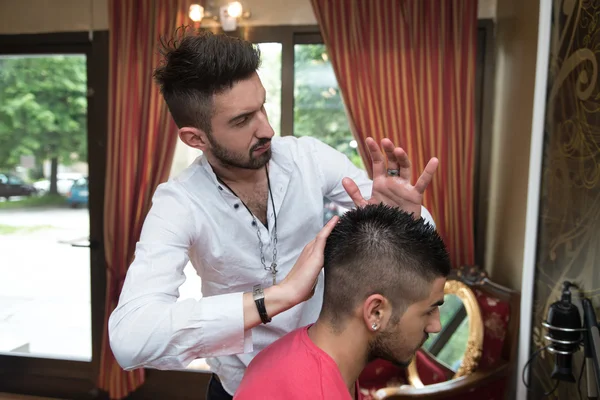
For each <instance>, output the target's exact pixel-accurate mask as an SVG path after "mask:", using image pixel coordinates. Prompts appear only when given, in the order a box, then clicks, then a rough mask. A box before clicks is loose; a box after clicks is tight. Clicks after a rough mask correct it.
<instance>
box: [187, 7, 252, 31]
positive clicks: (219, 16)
mask: <svg viewBox="0 0 600 400" xmlns="http://www.w3.org/2000/svg"><path fill="white" fill-rule="evenodd" d="M214 3H215V2H214V1H209V2H207V7H206V8H204V7H202V6H201V5H200V4H192V5H191V6H190V11H189V17H190V19H191V20H192V21H194V23H195V25H196V27H197V28H198V27H200V23H201V22H202V20H207V19H211V20H214V21H216V22H218V23H220V24H221V27H222V28H223V30H224V31H226V32H227V31H234V30H236V28H237V23H238V20H239V19H247V18H250V11H249V10H244V8H243V6H242V3H240V2H239V1H232V2H229V3H227V4H225V5H222V6H220V7H218V10H219V11H218V13H217V12H214V11H211V10H215V9H216V8H217V7H216V6H215V5H214Z"/></svg>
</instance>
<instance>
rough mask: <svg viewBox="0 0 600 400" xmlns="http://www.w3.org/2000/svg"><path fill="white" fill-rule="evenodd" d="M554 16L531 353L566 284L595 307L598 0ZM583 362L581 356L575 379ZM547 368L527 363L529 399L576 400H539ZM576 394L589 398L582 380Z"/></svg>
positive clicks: (563, 387) (571, 390) (599, 182)
mask: <svg viewBox="0 0 600 400" xmlns="http://www.w3.org/2000/svg"><path fill="white" fill-rule="evenodd" d="M553 8H554V9H553V17H552V19H553V20H552V39H551V49H550V71H549V80H548V93H547V96H548V97H547V109H546V123H545V138H544V156H543V157H544V161H543V170H542V171H543V177H542V187H541V190H542V193H541V202H540V216H539V234H538V235H539V236H538V250H537V261H536V278H535V287H534V291H535V292H534V310H533V338H532V341H533V342H532V351H533V350H536V349H538V348H540V347H542V346H543V345H544V344H545V340H544V339H543V336H544V335H545V330H542V329H541V322H542V321H543V320H544V319H545V318H546V314H547V311H548V307H549V306H550V304H552V303H553V302H554V301H556V300H557V299H558V297H559V293H560V288H561V284H562V282H563V281H564V280H571V281H574V282H576V283H577V284H578V285H580V287H581V288H582V289H583V290H584V294H585V295H586V296H587V297H590V298H592V301H593V303H594V305H595V306H596V307H597V308H598V307H599V306H600V246H599V245H600V88H599V85H598V61H599V59H600V0H555V1H554V7H553ZM532 79H533V77H532ZM516 145H518V144H516ZM597 312H598V311H597ZM599 316H600V314H599ZM581 362H582V352H579V353H578V354H577V356H576V357H575V358H574V362H573V364H574V366H573V369H574V373H575V377H576V378H577V377H578V375H579V371H580V368H581ZM553 367H554V356H553V355H551V354H549V353H542V356H541V357H540V358H538V359H537V360H535V361H534V362H533V364H532V368H531V375H530V379H531V385H532V387H531V389H532V391H531V392H530V395H529V399H542V398H549V399H577V398H579V395H578V390H577V385H576V384H568V383H565V382H561V383H560V385H559V387H558V389H557V390H556V391H555V392H554V393H553V394H552V395H551V396H548V397H544V396H543V393H544V392H545V391H549V390H551V389H552V388H553V387H554V382H553V381H551V379H550V374H551V371H552V368H553ZM581 388H582V394H583V398H587V396H585V394H586V392H585V374H584V377H583V379H582V382H581Z"/></svg>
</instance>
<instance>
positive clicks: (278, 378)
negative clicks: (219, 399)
mask: <svg viewBox="0 0 600 400" xmlns="http://www.w3.org/2000/svg"><path fill="white" fill-rule="evenodd" d="M302 335H306V328H300V329H297V330H295V331H292V332H291V333H289V334H287V335H285V336H283V337H282V338H280V339H278V340H276V341H275V342H273V343H272V344H270V345H269V346H267V347H266V348H265V349H263V350H262V351H260V352H259V353H258V355H257V356H256V357H254V359H253V360H252V362H250V365H248V368H247V370H246V372H245V373H244V378H243V379H242V382H241V384H240V387H239V389H238V391H237V392H236V399H252V398H255V397H253V396H254V395H256V394H257V393H260V394H261V395H262V396H266V395H267V394H272V395H273V396H275V397H273V398H282V399H283V398H286V399H288V398H311V397H312V394H314V395H315V397H317V398H319V397H320V395H319V396H317V394H319V393H320V390H321V385H320V384H316V383H317V382H319V381H320V380H321V369H322V368H321V365H320V360H319V359H318V357H315V356H314V354H312V353H311V352H310V351H308V349H307V348H306V345H305V344H304V343H303V338H302ZM300 394H301V395H302V396H301V397H298V395H300ZM287 396H290V397H287ZM306 396H308V397H306Z"/></svg>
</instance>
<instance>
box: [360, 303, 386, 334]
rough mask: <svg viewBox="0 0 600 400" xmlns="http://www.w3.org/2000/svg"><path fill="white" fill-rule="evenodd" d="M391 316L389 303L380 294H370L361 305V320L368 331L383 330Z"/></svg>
mask: <svg viewBox="0 0 600 400" xmlns="http://www.w3.org/2000/svg"><path fill="white" fill-rule="evenodd" d="M391 315H392V307H391V304H390V302H389V301H388V300H387V299H386V298H385V297H383V296H382V295H380V294H372V295H371V296H369V297H367V299H366V300H365V302H364V303H363V319H364V322H365V325H366V328H367V330H368V331H371V332H378V331H380V330H383V329H385V327H386V326H387V323H388V321H389V319H390V316H391Z"/></svg>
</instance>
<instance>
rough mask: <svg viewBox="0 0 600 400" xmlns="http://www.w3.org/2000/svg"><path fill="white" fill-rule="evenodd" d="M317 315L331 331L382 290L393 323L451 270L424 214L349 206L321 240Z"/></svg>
mask: <svg viewBox="0 0 600 400" xmlns="http://www.w3.org/2000/svg"><path fill="white" fill-rule="evenodd" d="M324 270H325V294H324V298H323V308H322V310H321V317H323V318H326V319H327V320H329V321H330V322H331V323H332V326H333V327H334V328H335V329H336V330H340V329H342V327H343V323H344V321H345V319H346V318H347V317H349V316H350V315H351V314H352V313H353V312H354V310H355V309H356V307H357V306H358V305H359V304H361V303H362V302H363V301H365V300H366V299H367V297H369V296H370V295H373V294H381V295H382V296H384V297H385V298H387V299H388V300H389V301H390V303H391V305H392V308H393V319H394V321H395V323H396V322H397V321H398V320H399V319H400V317H401V316H402V314H404V312H405V311H406V308H408V306H410V305H411V304H413V303H415V302H417V301H421V300H424V299H425V298H427V296H429V294H430V290H431V283H432V282H433V281H434V280H435V279H436V278H438V277H446V276H447V275H448V273H449V272H450V259H449V257H448V252H447V250H446V246H445V245H444V242H443V240H442V238H441V237H440V236H439V235H438V233H437V232H436V230H435V228H434V227H433V226H432V225H430V224H429V223H427V222H425V220H424V219H423V218H419V219H415V218H413V216H412V214H408V213H406V212H404V211H402V210H400V209H399V208H395V207H389V206H386V205H383V204H380V205H368V206H365V207H361V208H357V209H354V210H351V211H348V212H347V213H346V214H344V215H343V216H342V217H341V218H340V221H339V222H338V224H337V225H336V227H335V228H334V229H333V231H332V232H331V234H330V235H329V237H328V238H327V243H326V245H325V261H324Z"/></svg>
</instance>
